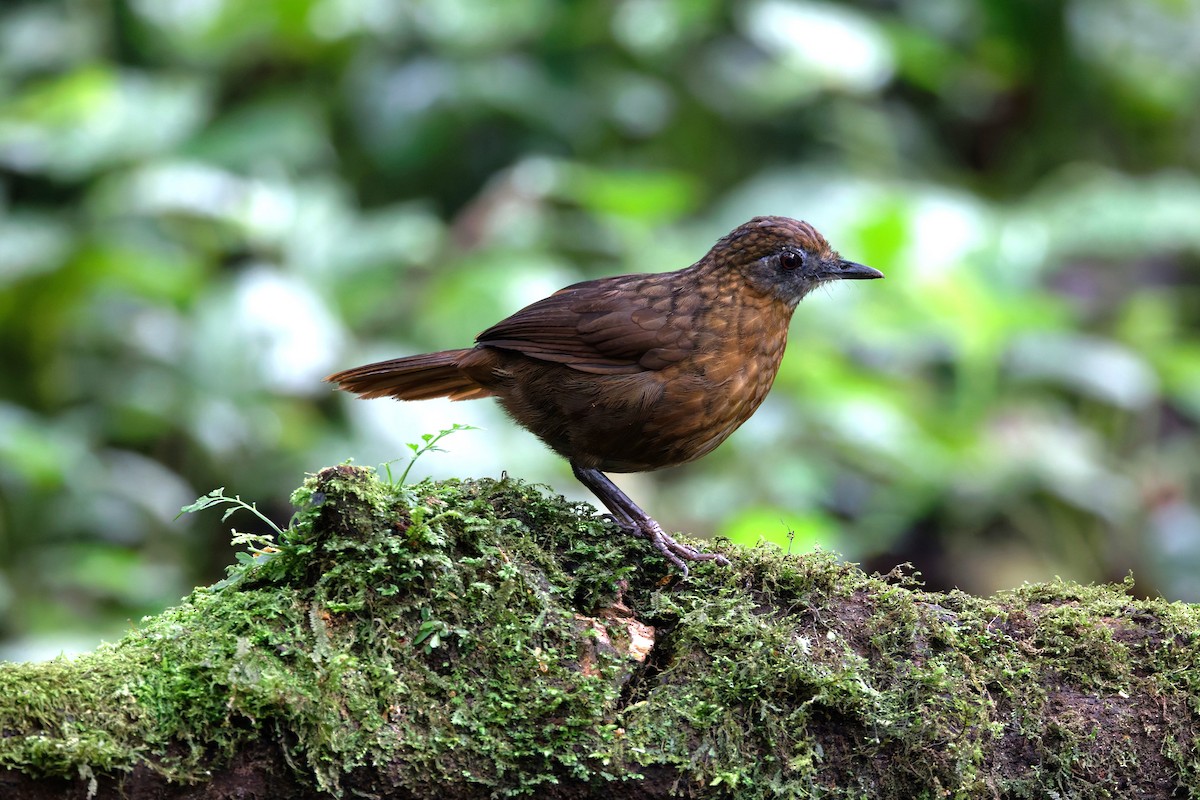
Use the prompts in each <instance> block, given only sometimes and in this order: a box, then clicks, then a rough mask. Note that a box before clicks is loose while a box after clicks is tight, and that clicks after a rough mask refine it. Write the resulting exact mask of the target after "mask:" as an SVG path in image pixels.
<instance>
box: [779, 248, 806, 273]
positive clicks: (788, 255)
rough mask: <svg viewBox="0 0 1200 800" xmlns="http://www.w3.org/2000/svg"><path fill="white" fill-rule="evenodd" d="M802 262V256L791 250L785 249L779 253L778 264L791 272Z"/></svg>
mask: <svg viewBox="0 0 1200 800" xmlns="http://www.w3.org/2000/svg"><path fill="white" fill-rule="evenodd" d="M802 264H804V256H802V255H800V254H799V253H796V252H793V251H791V250H785V251H784V252H782V253H780V254H779V265H780V266H781V267H783V268H784V269H786V270H787V271H788V272H791V271H792V270H794V269H797V268H799V267H800V266H801V265H802Z"/></svg>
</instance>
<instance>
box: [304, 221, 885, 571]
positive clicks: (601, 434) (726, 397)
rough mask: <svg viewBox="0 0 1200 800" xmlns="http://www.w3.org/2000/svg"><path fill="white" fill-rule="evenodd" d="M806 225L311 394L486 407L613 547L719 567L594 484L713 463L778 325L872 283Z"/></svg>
mask: <svg viewBox="0 0 1200 800" xmlns="http://www.w3.org/2000/svg"><path fill="white" fill-rule="evenodd" d="M882 277H883V273H882V272H880V271H879V270H877V269H874V268H872V267H868V266H865V265H863V264H859V263H856V262H853V261H847V260H845V259H843V258H842V257H841V256H840V255H838V253H837V252H836V251H835V250H833V249H832V248H831V247H830V245H829V243H828V242H827V241H826V240H825V237H823V236H822V235H821V234H820V233H819V232H818V231H817V230H816V228H814V227H813V226H812V225H810V224H809V223H807V222H802V221H799V220H795V219H791V218H788V217H780V216H760V217H754V218H753V219H751V220H750V221H748V222H746V223H744V224H742V225H739V226H738V227H736V228H734V229H733V230H732V231H731V232H730V233H729V234H728V235H726V236H723V237H722V238H720V239H719V240H718V241H717V242H716V244H715V245H713V246H712V248H711V249H710V250H709V251H708V252H707V253H706V254H705V255H704V257H703V258H701V259H700V260H699V261H697V262H696V263H694V264H692V265H691V266H689V267H686V268H684V269H680V270H676V271H674V272H659V273H641V274H632V275H618V276H613V277H606V278H599V279H596V280H588V281H583V282H581V283H575V284H572V285H570V286H567V287H566V288H564V289H561V290H559V291H557V292H555V293H554V294H552V295H550V296H549V297H546V298H545V299H542V300H538V301H537V302H535V303H532V304H531V305H528V306H526V307H525V308H523V309H521V310H520V311H518V312H516V313H515V314H513V315H512V316H510V317H508V318H507V319H504V320H502V321H500V322H498V323H496V324H495V325H493V326H492V327H490V328H488V329H487V330H485V331H483V332H482V333H481V334H479V336H478V337H476V339H475V345H474V347H469V348H462V349H456V350H443V351H441V352H437V353H424V354H420V355H411V356H405V357H402V358H395V359H391V360H387V361H380V362H376V363H373V364H366V365H364V366H360V367H354V368H352V369H347V370H344V371H342V372H338V373H335V374H333V375H330V376H329V377H327V378H326V379H325V380H326V381H329V382H331V383H334V384H336V385H337V388H339V389H342V390H345V391H347V392H352V393H354V394H356V395H358V396H359V397H360V398H363V399H370V398H378V397H392V398H395V399H397V400H427V399H430V398H434V397H448V398H450V399H451V400H474V399H478V398H484V397H495V398H496V399H497V400H498V401H499V402H500V405H501V406H502V407H503V408H504V410H505V411H506V412H507V413H508V415H509V416H510V417H511V418H512V419H513V420H514V421H515V422H516V423H517V424H518V425H521V426H522V427H524V428H526V429H528V430H529V431H531V432H532V433H533V434H535V435H536V436H537V437H538V438H539V439H541V440H542V441H543V442H544V443H545V444H546V445H547V446H549V447H550V449H552V450H554V451H555V452H556V453H558V454H559V455H561V456H562V457H563V458H565V459H566V460H567V461H568V463H569V464H570V466H571V470H572V472H573V473H574V475H575V477H576V478H577V479H578V480H579V481H580V482H581V483H582V484H583V485H584V486H586V487H587V488H588V489H589V490H590V491H591V492H592V493H593V494H595V496H596V497H597V498H598V499H599V500H600V501H601V502H602V503H603V504H604V505H605V507H606V508H607V509H608V510H609V512H610V514H611V518H612V520H613V521H614V522H615V523H616V524H617V526H618V527H619V528H621V529H622V530H623V531H625V532H626V533H627V534H630V535H633V536H636V537H639V538H644V539H648V540H649V541H650V543H651V544H652V545H653V547H654V548H655V549H656V550H657V551H658V552H659V553H661V554H662V555H663V557H664V558H666V559H667V561H668V562H670V563H671V564H673V565H674V566H675V567H676V568H677V569H678V570H679V571H680V573H681V575H682V579H684V580H686V579H687V577H688V566H687V563H685V562H704V561H713V562H716V563H717V564H721V565H728V563H729V560H728V559H727V558H725V556H723V555H720V554H718V553H712V552H706V551H702V550H699V549H697V548H695V547H693V546H691V545H689V544H686V543H684V542H679V541H676V540H675V539H674V538H673V537H671V536H670V535H668V534H667V533H666V531H664V530H663V528H662V526H661V525H659V524H658V522H656V521H655V520H654V519H653V518H652V517H651V516H650V515H649V514H647V513H646V512H645V511H643V510H642V509H641V508H640V507H639V506H638V505H637V504H636V503H634V501H633V500H631V499H630V498H629V496H628V495H626V494H625V493H624V492H622V491H621V490H620V489H619V488H618V487H617V486H616V484H614V483H613V482H612V480H611V479H610V478H609V477H608V476H607V475H606V474H605V473H610V472H611V473H632V472H649V471H651V470H657V469H661V468H664V467H671V466H676V465H679V464H686V463H688V462H690V461H695V460H696V459H698V458H701V457H702V456H704V455H707V454H708V453H710V452H712V450H713V449H715V448H716V447H717V446H718V445H720V444H721V443H722V442H723V441H725V439H726V438H728V437H729V435H730V434H731V433H733V432H734V431H735V430H736V429H737V428H738V427H739V426H740V425H741V424H742V423H743V422H745V421H746V420H747V419H749V418H750V416H751V415H752V414H753V413H754V412H755V410H756V409H757V408H758V407H759V405H760V404H761V403H762V401H763V399H764V398H765V397H766V396H767V392H768V391H769V390H770V388H771V384H772V383H773V382H774V380H775V376H776V374H777V373H778V371H779V365H780V362H781V360H782V359H783V353H784V347H785V345H786V344H787V336H788V326H789V323H790V321H791V317H792V313H793V312H794V311H795V309H796V306H797V305H798V304H799V303H800V301H801V299H803V298H804V297H805V295H807V294H808V293H810V292H811V291H812V290H813V289H815V288H817V287H818V286H821V285H822V284H825V283H828V282H831V281H836V280H866V279H874V278H882Z"/></svg>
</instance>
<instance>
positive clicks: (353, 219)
mask: <svg viewBox="0 0 1200 800" xmlns="http://www.w3.org/2000/svg"><path fill="white" fill-rule="evenodd" d="M1198 166H1200V4H1197V3H1196V2H1189V1H1188V0H1105V1H1104V2H1098V1H1097V0H979V2H947V0H874V2H861V3H854V4H851V3H832V2H830V3H826V2H807V1H805V0H747V1H746V2H737V3H735V2H721V1H720V0H576V1H575V2H569V3H568V2H554V1H553V0H406V1H405V2H398V1H397V0H278V1H277V2H262V3H247V2H235V1H234V0H72V1H64V2H55V1H54V0H38V2H20V1H19V0H18V1H16V2H14V0H6V2H5V3H4V4H3V6H2V8H0V353H2V357H0V657H7V658H34V657H40V656H45V655H52V654H55V653H57V652H59V651H61V650H66V651H73V650H79V649H88V648H91V647H93V646H94V645H95V644H96V642H98V641H99V640H101V639H112V638H115V637H117V636H119V635H120V633H121V631H122V630H124V629H125V628H127V627H128V626H129V625H130V624H133V623H132V622H131V621H136V620H137V619H138V618H139V617H140V616H142V615H143V614H146V613H152V612H154V611H156V610H158V609H160V608H162V607H164V606H166V605H169V604H171V603H172V602H174V601H176V600H177V599H178V598H179V597H180V596H182V595H184V594H186V593H187V591H189V590H190V588H191V587H192V586H194V585H198V584H204V583H208V582H211V581H213V580H215V579H217V578H219V577H221V575H222V574H223V567H224V566H225V565H226V564H228V563H230V562H231V561H232V560H233V550H232V548H231V547H230V545H229V527H230V524H236V525H238V526H239V527H240V528H241V529H243V530H257V529H259V526H256V521H255V520H254V518H253V517H251V516H249V515H244V516H240V517H234V518H233V519H232V520H230V522H222V521H221V519H220V514H219V513H217V512H208V513H207V514H205V515H201V516H196V515H193V516H189V517H185V518H183V519H180V520H178V521H176V520H174V519H173V518H174V517H175V515H176V513H177V512H178V510H179V508H180V506H182V505H184V504H186V503H189V502H191V501H192V500H194V499H195V498H196V497H197V496H198V495H200V494H203V493H205V492H207V491H209V490H210V489H214V488H217V487H225V488H226V491H227V493H228V494H230V495H233V494H238V495H241V496H242V497H243V498H245V499H247V500H253V501H256V502H257V503H258V505H259V507H260V508H261V509H262V510H264V511H265V512H266V513H268V514H269V515H270V516H271V517H272V518H274V519H275V520H277V521H278V522H280V523H281V524H282V523H285V522H286V520H287V518H288V517H289V516H290V510H289V508H288V505H287V496H288V494H289V492H290V490H291V489H292V488H294V487H295V486H297V485H299V483H300V482H301V481H302V480H303V478H304V474H305V473H306V472H312V471H315V470H317V469H319V468H321V467H323V466H326V465H329V464H334V463H338V462H341V461H343V460H345V459H347V458H353V459H354V460H355V461H356V463H359V464H367V465H373V464H378V463H381V462H385V461H389V460H392V459H396V458H403V457H404V456H405V455H406V454H407V453H408V450H407V448H406V447H405V444H406V443H407V442H418V441H420V439H419V437H420V436H421V434H424V433H436V432H437V431H438V430H440V429H443V428H448V427H449V426H450V425H451V424H453V423H462V424H470V425H475V426H478V427H480V428H483V429H484V430H481V431H468V432H462V433H456V434H454V435H453V436H451V437H448V438H447V439H446V440H444V442H443V444H444V445H445V446H446V448H447V449H448V451H449V452H447V453H444V454H430V455H428V456H426V457H425V458H423V459H422V460H421V461H420V462H419V463H418V464H417V466H416V468H415V470H414V475H415V476H417V477H420V476H424V475H427V474H433V475H435V476H439V477H441V476H461V477H467V476H487V475H492V476H495V475H498V474H499V473H500V472H501V471H507V472H508V473H509V474H512V475H517V476H521V477H526V478H530V479H533V480H536V481H541V482H546V483H549V484H551V485H552V486H553V487H554V488H555V489H556V490H558V491H562V492H564V493H566V494H568V495H569V496H572V497H578V498H580V499H582V498H584V497H586V494H585V493H584V492H583V490H582V489H581V488H579V487H578V486H577V485H576V483H575V482H574V480H573V479H572V478H571V476H570V472H569V470H568V468H567V466H566V464H565V463H563V462H561V461H560V460H558V459H557V458H556V457H555V456H553V455H552V454H550V453H549V452H548V451H546V450H545V449H544V448H543V447H542V446H541V445H540V444H539V443H538V442H537V441H536V440H535V439H534V438H533V437H532V436H531V435H529V434H527V433H525V432H523V431H521V430H519V429H517V428H515V427H513V426H512V425H510V424H509V423H508V422H507V421H506V420H505V419H504V418H503V416H502V414H501V413H500V412H499V410H498V408H497V407H496V406H495V405H494V404H493V403H491V402H490V401H484V402H476V403H465V404H463V403H460V404H450V403H446V402H429V403H422V404H404V405H401V404H396V403H391V402H386V401H373V402H361V401H355V400H351V399H350V398H348V397H344V396H339V395H337V394H335V393H333V392H332V391H331V390H330V389H329V387H328V386H327V385H324V384H322V383H321V378H322V377H323V376H324V375H326V374H328V373H330V372H332V371H334V370H337V369H341V368H345V367H349V366H353V365H355V364H360V363H364V362H365V361H367V360H371V359H376V358H383V357H392V356H397V355H404V354H409V353H415V352H420V351H425V350H430V349H440V348H447V347H456V346H462V345H464V344H466V343H469V342H470V341H471V339H472V337H473V336H474V335H475V334H476V333H477V332H478V331H479V330H481V329H483V328H484V327H486V326H487V325H489V324H491V323H492V322H494V321H496V320H498V319H500V318H501V317H503V316H505V315H507V314H509V313H511V312H513V311H515V310H516V309H518V308H520V307H521V306H522V305H524V304H526V303H528V302H530V301H532V300H535V299H538V298H539V297H541V296H543V295H544V294H546V293H548V292H550V291H553V290H555V289H557V288H559V287H561V286H563V285H565V284H567V283H570V282H573V281H576V280H581V279H585V278H590V277H598V276H602V275H607V274H615V273H619V272H631V271H659V270H666V269H674V268H678V267H682V266H686V265H687V264H689V263H691V262H692V261H694V260H696V259H697V258H699V257H700V256H701V255H702V254H703V253H704V252H705V250H706V249H707V248H708V247H709V246H710V245H711V244H712V242H714V241H715V240H716V239H717V238H718V237H719V236H721V235H723V234H724V233H725V232H727V231H728V230H729V229H730V228H732V227H733V226H734V225H736V224H738V223H740V222H742V221H744V220H745V219H747V218H749V217H751V216H753V215H755V214H784V215H790V216H795V217H800V218H803V219H807V220H809V221H810V222H812V223H814V224H815V225H817V227H818V228H820V229H821V230H822V231H823V232H824V233H825V234H826V235H827V236H828V238H829V239H830V240H831V241H832V242H833V243H834V245H835V247H837V248H838V249H839V250H840V251H841V252H842V254H843V255H845V256H846V257H848V258H852V259H854V260H858V261H862V262H864V263H868V264H871V265H873V266H876V267H878V268H880V269H882V270H883V271H884V272H885V273H886V274H887V280H886V281H878V282H872V283H854V284H846V285H838V286H834V287H831V288H829V290H828V291H824V290H823V291H821V292H818V293H816V294H815V295H813V296H811V297H809V298H808V299H807V300H805V302H804V303H803V305H802V306H801V308H800V309H799V312H798V313H797V315H796V318H795V321H794V323H793V326H792V339H791V345H790V348H789V352H788V356H787V358H786V359H785V362H784V365H783V369H782V372H781V374H780V376H779V379H778V381H777V383H776V387H775V390H774V392H773V393H772V395H771V396H770V398H769V399H768V401H767V403H766V404H765V406H764V407H763V408H762V409H761V410H760V411H759V413H758V414H757V415H756V416H755V417H754V418H753V419H752V420H751V421H750V422H749V423H747V424H746V425H745V426H744V427H743V428H742V430H741V431H739V432H738V434H736V435H735V436H734V437H733V439H732V440H730V441H729V442H728V443H727V444H725V445H724V446H723V447H722V448H721V449H720V450H719V451H717V452H716V453H714V454H713V455H711V456H710V457H708V458H706V459H705V460H703V461H701V462H699V463H696V464H693V465H690V466H687V467H683V468H678V469H674V470H668V471H665V472H662V473H656V474H652V475H640V476H619V477H618V480H619V482H620V483H621V484H622V485H623V486H624V487H625V488H627V489H628V491H629V492H630V493H631V494H632V495H633V496H634V497H635V499H637V500H639V501H640V502H641V503H642V505H644V506H645V507H646V508H648V509H650V510H651V511H652V512H653V513H654V514H655V515H656V516H657V517H658V518H659V519H660V520H661V521H663V522H664V523H665V524H666V526H667V527H668V528H670V529H674V530H686V531H694V532H696V533H699V534H704V535H711V534H721V535H726V536H730V537H733V538H735V539H736V540H738V541H741V542H744V543H748V544H753V543H754V542H756V541H758V540H759V539H760V538H764V539H767V540H770V541H775V542H778V543H780V544H781V545H782V546H784V547H788V546H791V547H792V549H793V551H799V550H804V549H808V548H810V547H812V546H814V545H815V544H819V545H820V546H823V547H826V548H831V549H835V550H837V551H839V552H841V553H843V554H844V555H845V556H846V557H847V558H849V559H853V560H856V561H861V562H863V563H865V564H866V565H868V566H869V567H871V568H875V569H881V570H887V569H890V568H891V567H892V566H893V565H895V564H896V563H898V562H903V561H911V562H912V563H913V564H914V565H915V568H916V569H917V570H919V571H920V572H921V573H922V575H923V576H924V579H925V580H926V581H927V582H928V584H929V585H930V586H932V587H934V588H945V587H950V586H959V587H961V588H963V589H966V590H969V591H972V592H989V591H992V590H995V589H997V588H1004V587H1011V586H1015V585H1018V584H1020V583H1021V582H1022V581H1026V580H1030V581H1032V580H1044V579H1051V578H1053V577H1054V576H1056V575H1057V576H1062V577H1064V578H1070V579H1075V580H1081V581H1098V580H1114V579H1116V580H1119V579H1121V578H1123V577H1124V576H1125V575H1127V574H1129V573H1130V572H1132V573H1133V575H1134V576H1135V578H1136V579H1137V581H1138V584H1137V589H1136V591H1138V592H1141V593H1144V594H1151V595H1153V594H1161V595H1164V596H1166V597H1168V598H1172V599H1180V600H1190V601H1197V600H1200V509H1198V507H1197V504H1196V503H1197V487H1198V485H1200V429H1198V425H1200V176H1198V173H1197V167H1198ZM399 466H400V467H403V462H401V463H400V465H399ZM789 532H790V534H791V539H792V541H790V542H789Z"/></svg>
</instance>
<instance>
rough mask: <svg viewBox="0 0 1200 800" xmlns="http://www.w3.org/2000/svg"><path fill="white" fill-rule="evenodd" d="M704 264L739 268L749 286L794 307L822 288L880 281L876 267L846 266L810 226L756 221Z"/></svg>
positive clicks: (738, 231)
mask: <svg viewBox="0 0 1200 800" xmlns="http://www.w3.org/2000/svg"><path fill="white" fill-rule="evenodd" d="M705 261H710V262H713V263H714V264H716V265H718V266H721V267H724V268H726V269H736V270H737V271H738V272H740V273H741V274H742V276H743V277H744V278H745V280H746V281H747V283H749V284H750V285H751V286H753V287H754V288H755V289H757V290H758V291H760V292H763V293H764V294H770V295H773V296H775V297H777V298H778V299H779V300H780V301H782V302H783V303H785V304H787V305H788V307H790V308H795V307H796V304H797V303H799V302H800V300H801V299H803V297H804V296H805V295H806V294H808V293H809V292H811V291H812V290H813V289H815V288H816V287H818V286H820V285H821V284H822V283H828V282H829V281H836V280H868V279H872V278H882V277H883V273H882V272H880V271H879V270H877V269H874V268H872V267H867V266H864V265H862V264H856V263H855V262H853V261H847V260H846V259H844V258H842V257H841V256H840V255H838V254H837V252H836V251H835V250H834V249H833V248H831V247H830V246H829V242H827V241H825V237H824V236H822V235H821V234H820V233H818V232H817V229H816V228H814V227H813V226H812V225H809V224H808V223H807V222H801V221H799V220H794V219H790V218H789V217H755V218H754V219H752V220H750V221H749V222H747V223H745V224H743V225H739V226H738V227H736V228H734V229H733V231H731V232H730V233H729V235H728V236H725V237H724V238H722V239H721V240H720V241H718V242H717V243H716V244H715V245H714V246H713V248H712V250H710V251H709V253H708V255H707V256H706V257H705Z"/></svg>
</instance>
